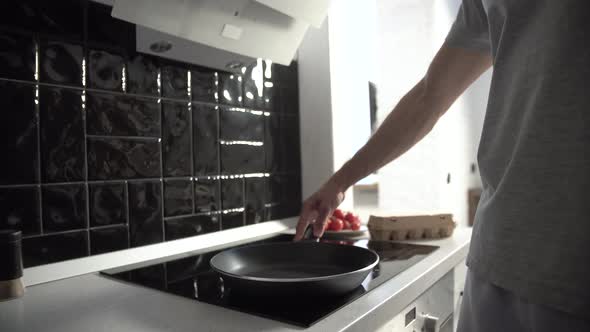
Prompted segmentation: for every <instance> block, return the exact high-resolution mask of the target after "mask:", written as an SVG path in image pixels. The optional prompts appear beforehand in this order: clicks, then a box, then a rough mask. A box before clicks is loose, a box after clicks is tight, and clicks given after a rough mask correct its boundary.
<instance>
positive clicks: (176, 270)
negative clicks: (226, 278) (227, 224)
mask: <svg viewBox="0 0 590 332" xmlns="http://www.w3.org/2000/svg"><path fill="white" fill-rule="evenodd" d="M215 226H216V227H217V228H216V229H215V231H218V230H219V222H216V223H215ZM214 255H215V253H205V254H202V255H198V256H191V257H187V258H184V259H178V260H175V261H172V262H168V263H166V272H167V276H168V283H173V282H176V281H180V280H183V279H187V278H191V277H193V276H194V275H196V274H198V273H202V272H207V271H210V269H211V267H210V266H209V261H210V260H211V258H213V256H214Z"/></svg>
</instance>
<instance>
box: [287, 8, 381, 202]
mask: <svg viewBox="0 0 590 332" xmlns="http://www.w3.org/2000/svg"><path fill="white" fill-rule="evenodd" d="M375 17H376V1H375V0H337V1H333V2H332V6H331V8H330V11H329V16H328V19H327V20H326V21H325V22H324V24H323V26H322V28H321V29H319V30H316V29H313V28H310V30H309V31H308V32H307V34H306V37H305V39H304V41H303V43H302V45H301V46H300V48H299V56H298V61H299V84H300V112H301V137H302V138H301V146H302V147H301V149H302V163H303V165H302V176H303V179H302V182H303V196H304V197H307V196H309V195H310V194H312V193H313V192H314V191H315V190H317V189H318V187H319V186H320V185H321V184H322V183H323V182H325V181H326V180H327V179H328V178H329V177H330V176H331V175H332V174H333V173H334V172H335V171H336V170H338V169H339V168H340V167H341V166H342V165H343V164H344V163H345V162H346V161H347V160H349V159H350V158H351V157H352V156H353V155H354V153H355V152H356V151H357V150H358V149H359V148H360V147H361V146H362V145H363V144H364V143H365V142H366V141H367V140H368V138H369V136H370V134H371V133H370V112H369V87H368V82H369V80H370V79H371V76H374V72H375V61H374V60H372V59H374V56H375V54H376V51H375V42H374V41H375V35H376V34H375V30H376V25H375V22H376V19H375ZM346 196H347V198H346V200H345V201H344V203H343V204H342V207H343V208H345V209H349V208H352V203H353V197H352V196H353V192H352V190H350V191H349V192H347V194H346Z"/></svg>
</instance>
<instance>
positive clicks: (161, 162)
mask: <svg viewBox="0 0 590 332" xmlns="http://www.w3.org/2000/svg"><path fill="white" fill-rule="evenodd" d="M158 73H160V71H159V72H158ZM158 76H159V75H158ZM159 85H160V84H159ZM158 93H159V96H160V97H161V96H162V91H161V89H158ZM158 100H159V101H160V102H159V103H158V104H159V107H160V112H159V115H160V140H159V141H158V143H159V144H158V145H159V147H160V204H161V205H160V206H161V211H160V214H161V217H162V218H161V219H160V220H161V224H160V227H161V228H162V242H165V241H166V223H165V222H164V216H165V212H164V211H165V209H166V207H165V206H164V202H165V199H164V196H165V192H164V156H163V155H164V153H163V152H164V149H163V147H162V146H163V141H164V105H163V104H162V102H161V99H158ZM164 279H166V266H165V265H164ZM166 285H167V284H166Z"/></svg>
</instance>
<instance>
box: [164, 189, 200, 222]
mask: <svg viewBox="0 0 590 332" xmlns="http://www.w3.org/2000/svg"><path fill="white" fill-rule="evenodd" d="M192 212H193V182H192V181H191V180H164V216H166V217H171V216H179V215H185V214H191V213H192Z"/></svg>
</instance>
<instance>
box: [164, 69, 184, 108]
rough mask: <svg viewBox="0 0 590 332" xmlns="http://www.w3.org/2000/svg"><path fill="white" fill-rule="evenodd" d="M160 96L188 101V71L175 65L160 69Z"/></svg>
mask: <svg viewBox="0 0 590 332" xmlns="http://www.w3.org/2000/svg"><path fill="white" fill-rule="evenodd" d="M161 70H162V96H163V97H167V98H175V99H183V100H188V96H189V88H188V87H189V83H188V69H187V68H185V67H180V66H175V65H169V64H167V65H165V66H163V67H162V69H161Z"/></svg>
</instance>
